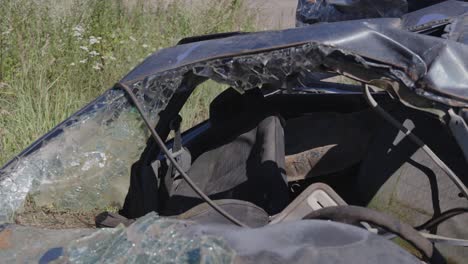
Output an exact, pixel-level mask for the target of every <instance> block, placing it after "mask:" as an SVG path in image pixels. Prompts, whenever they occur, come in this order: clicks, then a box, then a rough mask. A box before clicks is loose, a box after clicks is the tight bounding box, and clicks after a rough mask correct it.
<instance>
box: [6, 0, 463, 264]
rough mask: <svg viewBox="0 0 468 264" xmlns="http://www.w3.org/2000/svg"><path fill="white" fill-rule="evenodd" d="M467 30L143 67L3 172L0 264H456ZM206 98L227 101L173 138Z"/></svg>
mask: <svg viewBox="0 0 468 264" xmlns="http://www.w3.org/2000/svg"><path fill="white" fill-rule="evenodd" d="M313 2H315V1H313ZM344 2H346V1H344ZM298 10H299V9H298ZM467 12H468V5H467V3H464V2H461V1H446V2H443V3H439V4H437V5H432V6H429V7H426V8H423V9H418V10H416V11H414V12H409V13H406V12H403V13H402V14H399V17H398V18H372V19H362V20H352V21H341V22H340V21H338V22H330V23H317V24H313V25H308V26H305V27H298V28H294V29H286V30H281V31H266V32H257V33H226V34H218V35H210V36H202V37H194V38H188V39H184V40H182V41H181V42H180V43H179V45H177V46H174V47H172V48H167V49H163V50H160V51H158V52H156V53H154V54H153V55H151V56H150V57H148V58H147V59H146V60H145V61H144V62H142V63H141V64H140V65H139V66H137V67H136V68H135V69H134V70H132V71H131V72H130V73H129V74H128V75H127V76H125V77H124V78H123V79H122V80H121V81H119V82H118V83H117V84H116V85H115V86H114V87H112V88H111V89H109V90H108V91H107V92H105V93H104V94H103V95H101V96H100V97H98V98H96V99H95V100H94V101H93V102H91V103H89V104H88V105H87V106H85V107H84V108H82V109H81V110H80V111H78V112H77V113H75V114H74V115H72V116H71V117H70V118H68V119H67V120H65V121H64V122H63V123H61V124H59V125H58V126H57V127H55V128H54V129H52V130H51V131H50V132H49V133H47V134H46V135H44V136H43V137H41V138H40V139H38V140H37V141H36V142H34V143H33V144H32V145H31V146H29V147H28V148H27V149H25V150H24V151H23V152H22V153H20V154H19V155H18V156H17V157H15V158H14V159H13V160H12V161H10V162H8V163H7V164H6V165H5V166H4V167H3V168H2V169H1V171H0V197H1V199H0V221H1V223H2V224H1V226H0V257H1V259H2V261H5V262H39V263H49V262H54V263H66V262H76V263H92V262H106V263H115V262H128V263H140V262H153V263H160V262H180V263H198V262H201V263H218V262H223V263H224V262H227V263H229V262H239V263H258V262H268V263H270V262H272V263H283V262H298V263H310V262H317V263H328V262H333V263H396V262H398V263H421V261H424V262H428V263H446V262H448V263H454V262H458V263H463V262H466V260H467V259H468V250H467V249H466V247H467V246H468V241H467V240H466V239H468V229H467V228H466V226H467V223H468V215H467V214H466V212H467V211H468V201H467V199H468V190H467V187H466V184H467V182H468V177H467V176H466V172H467V171H468V168H467V166H468V163H467V160H468V134H467V133H468V130H467V125H466V123H467V121H468V112H467V110H466V109H467V107H468V46H467V45H466V43H467V42H466V40H467V36H468V35H467V32H468V31H467V26H468V20H467V14H468V13H467ZM313 21H314V23H315V22H317V21H315V20H313ZM318 22H320V21H318ZM340 76H341V77H340ZM343 76H344V77H343ZM207 80H213V81H215V82H218V83H222V84H225V85H227V86H228V87H229V88H228V89H225V90H224V91H222V92H221V93H220V94H219V95H218V96H217V97H216V98H215V99H214V100H213V101H212V102H211V104H210V106H209V110H208V111H209V118H208V119H207V120H206V121H204V122H201V123H200V124H198V125H195V126H193V127H192V128H190V129H188V130H186V131H182V129H181V123H182V122H183V120H182V118H181V117H180V115H179V112H180V111H181V109H182V107H183V106H184V105H185V103H186V102H187V100H189V98H190V96H191V94H192V93H193V92H194V91H195V90H196V89H200V88H203V87H201V86H200V85H201V84H202V83H203V82H205V81H207ZM170 135H173V136H170ZM169 137H172V139H170V140H168V138H169ZM115 207H117V208H118V211H117V210H114V211H113V212H105V211H106V210H107V211H109V210H108V209H109V208H115ZM58 209H60V210H62V211H60V210H58ZM54 210H55V211H54ZM57 210H58V211H60V212H70V214H71V215H72V216H73V217H72V218H73V219H68V220H64V221H65V222H66V223H64V225H63V226H62V227H61V229H57V227H56V226H55V225H54V222H56V221H59V220H60V219H59V218H60V217H62V216H61V215H60V214H61V213H53V212H58V211H57ZM111 211H112V210H111ZM85 212H92V215H93V218H94V216H95V217H96V218H95V225H96V226H97V227H99V228H95V227H96V226H94V224H93V225H92V226H90V225H83V218H82V216H83V214H84V213H85ZM67 221H68V222H67ZM64 227H65V228H64Z"/></svg>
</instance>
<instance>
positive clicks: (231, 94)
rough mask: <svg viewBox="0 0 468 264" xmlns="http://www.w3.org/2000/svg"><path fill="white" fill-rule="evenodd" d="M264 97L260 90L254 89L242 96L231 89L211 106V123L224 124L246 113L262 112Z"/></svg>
mask: <svg viewBox="0 0 468 264" xmlns="http://www.w3.org/2000/svg"><path fill="white" fill-rule="evenodd" d="M263 99H264V98H263V95H262V93H261V91H260V89H252V90H249V91H247V92H245V93H244V94H240V93H239V92H237V91H236V90H235V89H233V88H229V89H227V90H225V91H224V92H222V93H221V94H219V95H218V96H217V97H216V98H215V99H214V100H213V101H212V102H211V104H210V122H211V123H212V124H217V123H222V122H223V121H227V120H231V119H233V118H234V117H237V116H241V115H244V114H246V113H249V114H255V113H256V112H257V110H261V108H262V105H263V104H262V103H263Z"/></svg>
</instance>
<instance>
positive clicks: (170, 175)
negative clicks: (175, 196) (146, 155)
mask: <svg viewBox="0 0 468 264" xmlns="http://www.w3.org/2000/svg"><path fill="white" fill-rule="evenodd" d="M181 123H182V117H181V116H180V115H177V116H176V118H174V119H173V120H172V121H171V123H170V124H169V126H170V129H171V130H172V131H174V140H173V144H172V149H171V150H170V151H171V153H172V155H173V156H174V157H175V160H176V161H177V163H179V164H180V165H181V167H182V168H183V169H184V171H185V172H187V171H188V170H189V169H190V165H191V163H192V158H191V155H190V153H189V152H188V151H187V150H186V149H185V148H183V146H182V134H181V131H180V124H181ZM164 180H165V183H166V188H167V191H168V192H169V196H171V195H172V193H173V192H174V191H175V190H176V188H177V187H178V186H179V184H180V182H181V180H182V178H181V177H180V173H179V172H178V171H177V170H176V169H175V168H174V166H173V164H172V163H171V162H168V169H167V173H166V176H165V179H164Z"/></svg>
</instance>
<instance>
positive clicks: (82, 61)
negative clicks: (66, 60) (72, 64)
mask: <svg viewBox="0 0 468 264" xmlns="http://www.w3.org/2000/svg"><path fill="white" fill-rule="evenodd" d="M87 61H88V59H84V60H80V63H86V62H87Z"/></svg>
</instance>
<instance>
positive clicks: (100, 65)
mask: <svg viewBox="0 0 468 264" xmlns="http://www.w3.org/2000/svg"><path fill="white" fill-rule="evenodd" d="M102 66H103V65H102V64H101V63H98V62H97V63H96V64H94V65H93V69H95V70H100V69H102Z"/></svg>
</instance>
